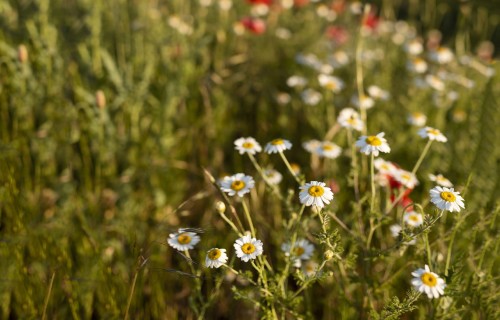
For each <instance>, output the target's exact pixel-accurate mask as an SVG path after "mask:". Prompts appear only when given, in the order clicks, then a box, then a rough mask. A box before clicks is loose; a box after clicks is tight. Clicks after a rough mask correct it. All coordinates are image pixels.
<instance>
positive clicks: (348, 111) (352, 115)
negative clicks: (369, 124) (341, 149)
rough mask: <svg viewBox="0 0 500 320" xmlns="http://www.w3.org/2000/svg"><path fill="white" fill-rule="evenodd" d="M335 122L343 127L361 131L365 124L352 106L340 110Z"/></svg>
mask: <svg viewBox="0 0 500 320" xmlns="http://www.w3.org/2000/svg"><path fill="white" fill-rule="evenodd" d="M337 122H338V123H339V124H340V125H341V126H342V127H344V128H348V129H354V130H357V131H362V130H363V128H364V126H365V124H364V123H363V121H362V120H361V118H360V116H359V113H357V112H356V110H354V109H352V108H345V109H342V111H340V114H339V116H338V118H337Z"/></svg>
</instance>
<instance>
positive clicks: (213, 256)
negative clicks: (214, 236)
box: [208, 249, 221, 260]
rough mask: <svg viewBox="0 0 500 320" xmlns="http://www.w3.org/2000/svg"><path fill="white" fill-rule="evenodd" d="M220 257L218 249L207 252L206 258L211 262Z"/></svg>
mask: <svg viewBox="0 0 500 320" xmlns="http://www.w3.org/2000/svg"><path fill="white" fill-rule="evenodd" d="M220 256H221V251H220V250H219V249H212V250H210V251H209V252H208V258H209V259H211V260H217V259H219V257H220Z"/></svg>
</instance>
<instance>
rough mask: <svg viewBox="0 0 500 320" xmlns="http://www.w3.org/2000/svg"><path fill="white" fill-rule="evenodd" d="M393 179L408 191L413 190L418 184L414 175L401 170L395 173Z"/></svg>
mask: <svg viewBox="0 0 500 320" xmlns="http://www.w3.org/2000/svg"><path fill="white" fill-rule="evenodd" d="M394 179H396V180H397V181H398V182H399V183H401V184H402V185H403V186H405V187H406V188H408V189H413V188H415V186H416V185H417V184H418V180H417V177H416V176H415V175H414V174H412V173H411V172H409V171H406V170H402V169H398V170H397V171H396V173H395V175H394Z"/></svg>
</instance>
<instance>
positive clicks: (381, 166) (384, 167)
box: [373, 158, 398, 176]
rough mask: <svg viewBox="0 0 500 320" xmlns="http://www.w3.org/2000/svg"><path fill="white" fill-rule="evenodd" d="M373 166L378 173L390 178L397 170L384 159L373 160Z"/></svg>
mask: <svg viewBox="0 0 500 320" xmlns="http://www.w3.org/2000/svg"><path fill="white" fill-rule="evenodd" d="M373 166H374V167H375V169H377V170H378V171H379V172H380V173H383V174H389V175H391V176H393V175H394V174H395V172H396V170H398V168H397V167H396V166H395V165H394V164H393V163H392V162H390V161H385V160H384V159H381V158H377V159H375V161H373Z"/></svg>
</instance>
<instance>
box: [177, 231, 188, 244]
mask: <svg viewBox="0 0 500 320" xmlns="http://www.w3.org/2000/svg"><path fill="white" fill-rule="evenodd" d="M177 241H178V242H179V243H180V244H189V243H191V236H190V235H189V234H187V233H181V234H180V235H178V236H177Z"/></svg>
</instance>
